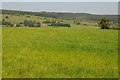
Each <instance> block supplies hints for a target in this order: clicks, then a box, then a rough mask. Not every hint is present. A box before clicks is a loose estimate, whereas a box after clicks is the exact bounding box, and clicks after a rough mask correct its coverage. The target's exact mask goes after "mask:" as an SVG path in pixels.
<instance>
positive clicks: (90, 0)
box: [1, 0, 120, 2]
mask: <svg viewBox="0 0 120 80" xmlns="http://www.w3.org/2000/svg"><path fill="white" fill-rule="evenodd" d="M1 1H2V2H118V1H120V0H1Z"/></svg>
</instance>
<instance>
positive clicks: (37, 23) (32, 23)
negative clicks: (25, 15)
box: [23, 20, 41, 27]
mask: <svg viewBox="0 0 120 80" xmlns="http://www.w3.org/2000/svg"><path fill="white" fill-rule="evenodd" d="M23 23H24V26H29V27H41V24H40V23H39V22H35V21H28V20H24V22H23Z"/></svg>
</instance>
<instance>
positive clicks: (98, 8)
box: [2, 2, 118, 14]
mask: <svg viewBox="0 0 120 80" xmlns="http://www.w3.org/2000/svg"><path fill="white" fill-rule="evenodd" d="M2 9H9V10H23V11H37V12H39V11H49V12H73V13H92V14H117V13H118V3H117V2H2Z"/></svg>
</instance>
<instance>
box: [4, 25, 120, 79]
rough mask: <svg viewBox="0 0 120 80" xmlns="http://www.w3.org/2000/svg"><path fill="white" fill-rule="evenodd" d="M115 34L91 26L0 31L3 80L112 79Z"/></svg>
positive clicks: (114, 74) (115, 71)
mask: <svg viewBox="0 0 120 80" xmlns="http://www.w3.org/2000/svg"><path fill="white" fill-rule="evenodd" d="M117 36H118V31H117V30H101V29H99V28H93V27H78V26H76V27H75V26H74V25H73V26H72V27H71V28H67V27H58V28H56V27H49V26H45V27H41V28H29V27H6V26H4V27H3V29H2V41H3V42H2V54H3V66H2V67H3V70H2V76H3V78H21V77H22V78H116V77H118V46H117V44H118V41H117V40H118V37H117Z"/></svg>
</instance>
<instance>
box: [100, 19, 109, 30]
mask: <svg viewBox="0 0 120 80" xmlns="http://www.w3.org/2000/svg"><path fill="white" fill-rule="evenodd" d="M98 25H99V26H100V27H101V29H109V28H110V25H111V22H110V20H109V19H107V18H102V19H100V21H99V22H98Z"/></svg>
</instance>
